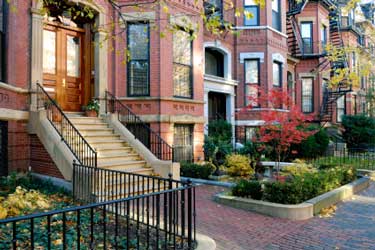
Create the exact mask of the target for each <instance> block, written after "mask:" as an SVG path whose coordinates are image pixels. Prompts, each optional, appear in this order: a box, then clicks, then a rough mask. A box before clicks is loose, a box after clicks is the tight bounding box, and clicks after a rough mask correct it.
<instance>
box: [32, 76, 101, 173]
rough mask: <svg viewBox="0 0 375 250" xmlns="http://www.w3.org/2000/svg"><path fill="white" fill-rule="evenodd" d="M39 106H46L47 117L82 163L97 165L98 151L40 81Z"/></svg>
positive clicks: (38, 89)
mask: <svg viewBox="0 0 375 250" xmlns="http://www.w3.org/2000/svg"><path fill="white" fill-rule="evenodd" d="M37 108H38V109H41V108H44V109H45V110H46V111H47V119H48V120H49V122H50V123H51V125H52V126H53V127H54V128H55V130H56V131H57V133H58V134H59V135H60V137H61V140H62V141H63V142H64V143H65V144H66V145H67V146H68V148H69V150H70V151H71V152H72V153H73V155H74V156H75V157H76V158H77V160H78V161H79V162H80V163H81V164H84V165H86V166H92V167H97V165H98V164H97V152H96V151H95V150H94V149H93V148H92V147H91V146H90V144H89V143H88V142H87V141H86V140H85V138H84V137H83V136H82V135H81V133H80V132H79V131H78V129H77V128H76V127H75V126H74V125H73V123H72V122H71V121H70V120H69V119H68V117H67V116H66V115H65V113H64V112H63V111H62V109H61V108H60V107H59V105H58V104H57V103H56V101H55V100H54V99H52V97H51V96H50V95H49V94H48V93H47V91H45V89H44V88H43V86H41V85H40V84H39V83H37Z"/></svg>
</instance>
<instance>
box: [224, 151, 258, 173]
mask: <svg viewBox="0 0 375 250" xmlns="http://www.w3.org/2000/svg"><path fill="white" fill-rule="evenodd" d="M250 163H251V161H250V159H249V157H247V156H245V155H239V154H231V155H227V157H226V158H225V166H226V167H227V168H228V174H229V175H230V176H232V177H249V176H252V175H253V174H254V169H253V168H252V167H251V165H250Z"/></svg>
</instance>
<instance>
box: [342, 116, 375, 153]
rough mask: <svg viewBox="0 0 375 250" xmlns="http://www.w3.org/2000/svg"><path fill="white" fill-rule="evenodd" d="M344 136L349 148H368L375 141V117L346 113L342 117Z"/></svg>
mask: <svg viewBox="0 0 375 250" xmlns="http://www.w3.org/2000/svg"><path fill="white" fill-rule="evenodd" d="M342 125H343V127H344V133H343V138H344V140H345V142H346V143H347V146H348V148H366V147H368V146H370V145H372V144H373V143H374V141H375V118H373V117H367V116H365V115H345V116H343V118H342Z"/></svg>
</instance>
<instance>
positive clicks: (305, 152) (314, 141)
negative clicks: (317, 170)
mask: <svg viewBox="0 0 375 250" xmlns="http://www.w3.org/2000/svg"><path fill="white" fill-rule="evenodd" d="M308 130H310V131H313V130H319V131H318V132H316V133H315V134H314V135H312V136H309V137H308V138H307V139H306V140H304V141H302V142H301V143H300V144H298V145H297V144H293V145H292V146H291V151H292V152H295V154H294V155H291V157H293V158H316V157H318V156H320V155H322V154H323V153H324V152H325V151H326V150H327V147H328V144H329V136H328V134H327V132H326V130H325V129H319V128H318V127H317V126H316V125H311V126H310V127H309V128H308Z"/></svg>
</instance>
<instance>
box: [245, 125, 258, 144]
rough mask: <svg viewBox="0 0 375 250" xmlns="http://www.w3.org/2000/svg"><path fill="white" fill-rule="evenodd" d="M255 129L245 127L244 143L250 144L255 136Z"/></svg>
mask: <svg viewBox="0 0 375 250" xmlns="http://www.w3.org/2000/svg"><path fill="white" fill-rule="evenodd" d="M256 129H257V127H245V142H251V141H252V140H253V138H254V137H255V136H256Z"/></svg>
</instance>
